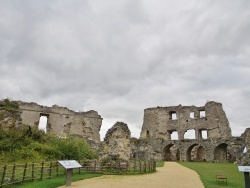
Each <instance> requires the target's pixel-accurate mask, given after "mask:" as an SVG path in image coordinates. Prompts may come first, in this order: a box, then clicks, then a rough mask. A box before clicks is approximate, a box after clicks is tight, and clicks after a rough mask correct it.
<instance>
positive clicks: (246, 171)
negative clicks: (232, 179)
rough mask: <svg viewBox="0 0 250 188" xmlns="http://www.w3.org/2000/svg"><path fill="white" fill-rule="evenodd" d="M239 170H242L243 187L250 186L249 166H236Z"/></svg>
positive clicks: (248, 187) (249, 187) (247, 187)
mask: <svg viewBox="0 0 250 188" xmlns="http://www.w3.org/2000/svg"><path fill="white" fill-rule="evenodd" d="M238 169H239V171H240V172H244V179H245V188H250V180H249V172H250V166H238Z"/></svg>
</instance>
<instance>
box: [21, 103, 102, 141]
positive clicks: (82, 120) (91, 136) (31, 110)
mask: <svg viewBox="0 0 250 188" xmlns="http://www.w3.org/2000/svg"><path fill="white" fill-rule="evenodd" d="M18 103H19V108H20V110H21V112H22V114H21V118H22V123H23V124H26V125H29V126H36V127H38V125H39V120H40V117H41V116H46V117H47V125H46V132H48V133H53V134H55V135H57V136H59V137H67V135H77V136H80V137H83V138H85V139H86V140H92V141H94V142H97V143H98V142H100V133H99V131H100V128H101V125H102V118H101V116H100V115H98V113H97V112H96V111H93V110H92V111H88V112H74V111H73V110H69V109H68V108H66V107H59V106H57V105H53V106H52V107H47V106H41V105H38V104H36V103H26V102H21V101H18Z"/></svg>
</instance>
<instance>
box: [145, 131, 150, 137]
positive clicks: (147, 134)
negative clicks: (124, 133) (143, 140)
mask: <svg viewBox="0 0 250 188" xmlns="http://www.w3.org/2000/svg"><path fill="white" fill-rule="evenodd" d="M146 137H147V138H149V137H150V135H149V130H147V132H146Z"/></svg>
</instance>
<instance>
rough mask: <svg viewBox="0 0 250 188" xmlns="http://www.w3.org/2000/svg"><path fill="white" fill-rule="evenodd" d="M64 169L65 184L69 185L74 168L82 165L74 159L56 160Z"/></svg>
mask: <svg viewBox="0 0 250 188" xmlns="http://www.w3.org/2000/svg"><path fill="white" fill-rule="evenodd" d="M58 162H59V163H60V164H61V165H62V166H63V167H64V168H65V169H66V186H70V185H71V174H72V172H73V169H74V168H81V167H82V166H81V165H80V164H79V163H78V162H76V161H75V160H64V161H58Z"/></svg>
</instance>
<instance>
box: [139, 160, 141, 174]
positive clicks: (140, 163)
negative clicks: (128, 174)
mask: <svg viewBox="0 0 250 188" xmlns="http://www.w3.org/2000/svg"><path fill="white" fill-rule="evenodd" d="M139 162H140V172H141V161H139Z"/></svg>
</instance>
